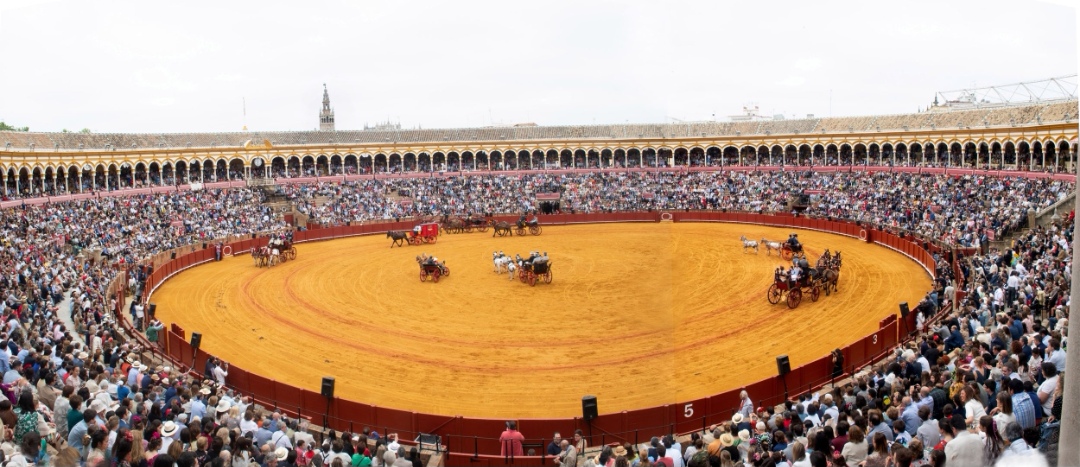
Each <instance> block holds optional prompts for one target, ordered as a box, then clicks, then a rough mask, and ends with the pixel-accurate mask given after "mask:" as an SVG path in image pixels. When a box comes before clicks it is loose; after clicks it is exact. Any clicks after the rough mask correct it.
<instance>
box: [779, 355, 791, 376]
mask: <svg viewBox="0 0 1080 467" xmlns="http://www.w3.org/2000/svg"><path fill="white" fill-rule="evenodd" d="M776 371H777V372H778V373H780V376H784V375H786V374H788V373H791V362H790V361H789V360H788V356H787V355H781V356H779V357H776Z"/></svg>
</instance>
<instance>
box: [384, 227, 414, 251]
mask: <svg viewBox="0 0 1080 467" xmlns="http://www.w3.org/2000/svg"><path fill="white" fill-rule="evenodd" d="M386 238H392V239H394V241H393V243H391V244H390V248H393V247H394V245H397V246H402V247H403V246H405V242H407V241H408V240H409V234H407V233H405V232H402V231H400V230H389V231H387V232H386Z"/></svg>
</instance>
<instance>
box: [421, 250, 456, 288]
mask: <svg viewBox="0 0 1080 467" xmlns="http://www.w3.org/2000/svg"><path fill="white" fill-rule="evenodd" d="M416 262H417V263H419V264H420V282H427V281H431V282H439V278H440V277H442V276H449V275H450V268H448V267H446V261H442V262H440V261H438V260H437V259H435V257H434V256H427V255H420V256H417V257H416Z"/></svg>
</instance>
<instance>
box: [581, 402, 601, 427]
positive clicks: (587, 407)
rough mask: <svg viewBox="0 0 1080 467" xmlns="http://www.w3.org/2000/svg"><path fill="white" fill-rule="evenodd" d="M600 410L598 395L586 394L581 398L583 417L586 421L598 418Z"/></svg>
mask: <svg viewBox="0 0 1080 467" xmlns="http://www.w3.org/2000/svg"><path fill="white" fill-rule="evenodd" d="M598 415H599V412H598V410H597V408H596V396H585V397H582V398H581V418H584V419H585V421H590V420H592V419H594V418H596V417H597V416H598Z"/></svg>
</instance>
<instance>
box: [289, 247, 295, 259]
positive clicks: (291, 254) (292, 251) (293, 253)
mask: <svg viewBox="0 0 1080 467" xmlns="http://www.w3.org/2000/svg"><path fill="white" fill-rule="evenodd" d="M289 259H296V247H291V248H289Z"/></svg>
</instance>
